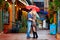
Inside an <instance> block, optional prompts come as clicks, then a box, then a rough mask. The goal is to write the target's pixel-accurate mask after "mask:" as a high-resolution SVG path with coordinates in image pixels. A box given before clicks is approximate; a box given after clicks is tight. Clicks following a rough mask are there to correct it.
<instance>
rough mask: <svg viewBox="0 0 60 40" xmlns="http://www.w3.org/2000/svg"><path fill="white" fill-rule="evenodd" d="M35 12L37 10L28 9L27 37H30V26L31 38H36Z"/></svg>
mask: <svg viewBox="0 0 60 40" xmlns="http://www.w3.org/2000/svg"><path fill="white" fill-rule="evenodd" d="M36 14H37V12H36V11H35V10H30V12H29V13H28V21H27V24H28V25H27V38H30V30H31V26H32V29H33V38H38V35H37V31H36Z"/></svg>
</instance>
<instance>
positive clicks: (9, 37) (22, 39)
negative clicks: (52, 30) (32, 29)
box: [0, 30, 56, 40]
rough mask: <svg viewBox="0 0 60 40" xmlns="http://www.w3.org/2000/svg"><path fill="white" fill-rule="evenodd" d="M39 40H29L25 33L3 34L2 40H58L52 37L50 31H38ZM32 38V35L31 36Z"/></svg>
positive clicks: (0, 39) (0, 37) (0, 36)
mask: <svg viewBox="0 0 60 40" xmlns="http://www.w3.org/2000/svg"><path fill="white" fill-rule="evenodd" d="M38 36H39V37H38V39H33V38H30V39H27V38H26V34H25V33H9V34H1V35H0V40H56V39H55V35H50V34H49V30H40V31H38ZM31 37H32V34H31Z"/></svg>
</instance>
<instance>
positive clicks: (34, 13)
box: [32, 10, 38, 38]
mask: <svg viewBox="0 0 60 40" xmlns="http://www.w3.org/2000/svg"><path fill="white" fill-rule="evenodd" d="M32 19H33V22H32V28H33V38H38V35H37V28H36V11H35V10H33V18H32Z"/></svg>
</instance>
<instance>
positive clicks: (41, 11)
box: [40, 10, 48, 15]
mask: <svg viewBox="0 0 60 40" xmlns="http://www.w3.org/2000/svg"><path fill="white" fill-rule="evenodd" d="M40 13H42V14H45V15H47V14H48V12H47V11H44V10H40Z"/></svg>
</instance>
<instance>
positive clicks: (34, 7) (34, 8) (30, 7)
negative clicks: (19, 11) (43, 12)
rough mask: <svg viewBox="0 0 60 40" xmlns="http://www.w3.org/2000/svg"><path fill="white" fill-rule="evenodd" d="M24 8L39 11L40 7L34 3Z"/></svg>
mask: <svg viewBox="0 0 60 40" xmlns="http://www.w3.org/2000/svg"><path fill="white" fill-rule="evenodd" d="M26 9H28V10H30V9H32V10H35V11H36V12H39V11H40V8H39V7H37V6H35V5H29V6H26Z"/></svg>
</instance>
